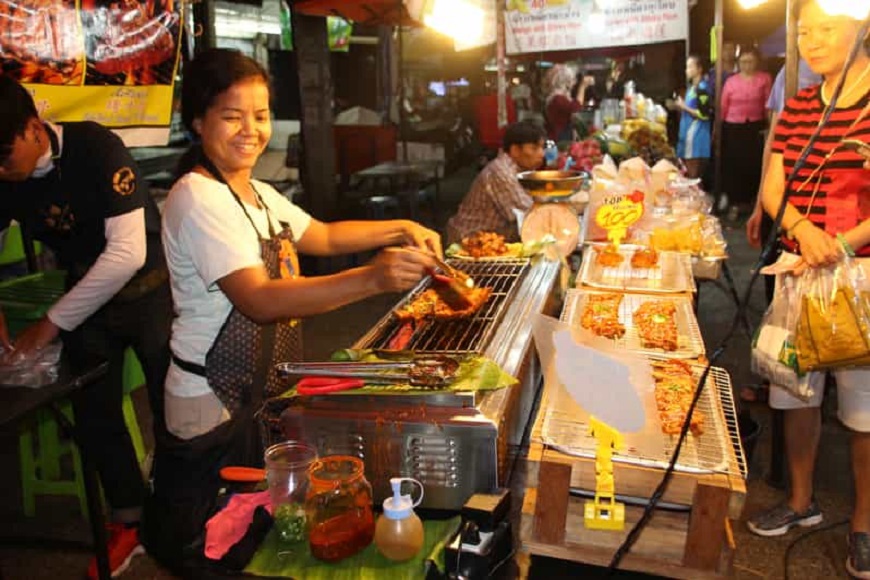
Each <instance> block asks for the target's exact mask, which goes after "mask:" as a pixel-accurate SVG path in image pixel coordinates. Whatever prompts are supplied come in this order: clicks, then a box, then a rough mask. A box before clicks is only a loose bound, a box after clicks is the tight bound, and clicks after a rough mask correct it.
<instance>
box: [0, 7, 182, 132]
mask: <svg viewBox="0 0 870 580" xmlns="http://www.w3.org/2000/svg"><path fill="white" fill-rule="evenodd" d="M181 20H182V6H181V3H179V2H177V1H176V0H143V1H142V2H141V3H140V1H139V0H123V1H121V2H117V1H109V0H80V1H78V2H77V1H75V0H0V65H2V73H3V74H5V75H9V76H11V77H13V78H15V79H16V80H17V81H19V82H20V83H22V84H23V85H24V86H25V87H26V88H27V89H28V90H29V91H30V92H31V93H32V94H33V97H34V100H35V102H36V106H37V109H38V110H39V112H40V115H41V116H42V117H43V118H44V119H47V120H49V121H96V122H98V123H100V124H103V125H106V126H108V127H111V128H112V129H113V130H115V132H117V133H118V134H119V135H120V136H121V138H122V139H124V142H125V143H126V144H127V145H128V146H141V145H165V144H166V142H167V141H168V138H169V125H170V122H171V118H172V94H173V83H174V82H175V73H176V69H177V67H178V58H179V47H180V44H181V42H180V39H181V28H182V27H181Z"/></svg>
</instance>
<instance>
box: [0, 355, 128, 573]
mask: <svg viewBox="0 0 870 580" xmlns="http://www.w3.org/2000/svg"><path fill="white" fill-rule="evenodd" d="M108 366H109V365H108V363H107V362H105V361H99V360H93V361H89V362H88V363H87V364H84V365H82V366H81V367H73V366H72V365H71V364H69V363H68V362H66V361H63V362H61V366H60V372H59V376H58V379H57V380H56V381H55V382H54V383H52V384H50V385H46V386H44V387H38V388H30V387H22V386H15V385H0V428H9V427H11V426H12V425H15V424H17V423H18V422H20V421H21V420H23V419H24V418H26V417H27V416H29V415H30V414H31V413H33V412H35V411H36V410H37V409H42V408H47V409H49V410H50V411H51V412H52V414H53V415H54V417H55V419H56V420H57V422H58V424H59V425H60V426H61V428H62V429H63V430H64V431H65V432H67V433H69V434H70V435H71V436H72V437H73V440H74V441H75V442H76V444H77V445H78V439H77V438H76V430H75V429H74V428H73V426H72V424H70V422H69V420H68V419H67V418H66V416H65V415H64V414H63V413H62V412H61V410H60V407H59V403H60V402H61V401H62V400H63V399H65V398H67V397H73V398H74V397H75V396H76V395H77V394H78V393H79V392H80V391H81V390H82V389H84V388H87V387H88V386H89V385H90V384H92V383H93V382H94V381H96V380H97V379H99V378H101V377H102V376H104V375H105V374H106V371H107V369H108ZM79 454H80V457H81V461H82V472H83V477H84V484H85V496H86V498H87V505H88V517H89V519H90V524H91V532H92V533H93V537H94V544H93V548H94V552H95V554H96V557H97V570H98V572H99V575H100V578H102V579H104V580H108V579H109V578H111V573H110V571H109V554H108V548H107V545H106V542H107V538H106V520H105V516H104V514H103V503H102V499H101V496H100V483H99V479H98V476H97V470H96V466H95V465H94V463H93V461H92V460H91V458H90V456H89V453H88V450H87V449H86V448H84V447H83V446H81V445H79ZM3 541H4V542H11V541H12V538H3ZM52 543H56V542H54V541H52ZM0 576H2V571H0Z"/></svg>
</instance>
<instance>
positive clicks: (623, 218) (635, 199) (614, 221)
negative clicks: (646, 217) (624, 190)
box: [595, 191, 643, 246]
mask: <svg viewBox="0 0 870 580" xmlns="http://www.w3.org/2000/svg"><path fill="white" fill-rule="evenodd" d="M642 216H643V193H642V192H640V191H635V192H634V193H632V194H631V195H628V196H625V197H621V198H616V199H614V200H613V201H612V202H610V203H604V204H603V205H602V206H601V207H600V208H598V212H596V214H595V223H596V224H598V225H599V226H601V227H602V228H604V229H605V230H607V239H608V240H610V241H611V242H613V244H614V245H617V246H618V245H619V243H620V242H621V241H622V240H623V239H624V238H625V236H626V235H627V233H628V228H630V227H631V226H632V225H634V224H635V223H636V222H637V221H638V220H639V219H640V218H641V217H642Z"/></svg>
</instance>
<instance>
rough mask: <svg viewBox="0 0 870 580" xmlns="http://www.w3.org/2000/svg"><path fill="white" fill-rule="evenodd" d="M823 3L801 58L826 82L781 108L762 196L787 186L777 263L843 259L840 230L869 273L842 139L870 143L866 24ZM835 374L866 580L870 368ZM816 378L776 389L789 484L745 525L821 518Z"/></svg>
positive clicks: (858, 169) (806, 11)
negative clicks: (804, 394) (858, 45)
mask: <svg viewBox="0 0 870 580" xmlns="http://www.w3.org/2000/svg"><path fill="white" fill-rule="evenodd" d="M820 4H821V2H820V0H799V1H798V2H797V6H796V9H797V10H798V48H799V49H800V53H801V57H803V58H804V60H806V61H807V63H808V64H809V66H810V68H812V69H813V71H814V72H816V73H818V74H820V75H822V77H823V78H824V81H823V82H822V84H821V85H818V86H813V87H809V88H807V89H804V90H802V91H801V92H799V93H798V94H797V95H796V96H795V97H794V98H792V99H791V100H789V101H788V103H787V104H786V106H785V109H784V110H783V112H782V114H781V115H780V118H779V122H778V124H777V126H776V130H775V134H774V143H773V153H772V155H771V157H770V163H769V165H768V168H767V172H766V173H765V176H764V185H763V190H762V202H763V205H764V209H765V210H766V211H767V213H768V214H770V215H771V216H776V214H777V212H778V210H779V206H780V204H781V203H782V201H783V197H784V194H785V192H786V188H788V198H787V203H786V208H785V213H784V215H783V219H782V228H783V230H784V231H785V232H786V236H785V237H784V239H783V242H784V243H785V246H786V250H787V251H786V252H784V253H783V256H782V257H781V258H780V260H781V261H783V262H784V261H791V262H792V263H794V264H795V271H796V273H800V272H801V271H803V270H804V269H805V268H807V267H809V268H815V267H821V266H827V265H830V264H834V263H836V262H837V261H838V260H839V259H840V256H841V245H840V244H839V243H838V241H837V239H836V236H837V235H842V236H843V238H845V240H846V242H848V244H849V245H851V246H852V248H854V249H855V252H856V253H857V254H858V256H867V257H868V258H866V259H860V258H859V260H858V263H859V264H860V266H861V267H862V268H863V269H864V272H865V274H870V171H868V169H867V168H865V159H864V158H863V157H862V156H861V155H859V154H858V153H857V152H856V151H855V150H854V148H850V147H847V146H844V141H845V140H847V139H848V140H857V141H861V142H864V143H870V57H868V54H867V52H866V49H862V50H860V51H859V53H858V56H857V58H856V59H855V61H854V62H853V63H852V65H851V66H849V67H848V69H847V68H846V60H847V58H848V54H849V52H850V50H851V48H852V46H853V45H854V43H855V42H856V41H858V40H857V38H858V33H859V30H860V28H861V22H860V21H858V20H856V19H855V18H853V17H849V16H844V15H832V14H828V13H826V12H825V11H824V10H823V8H822V6H820ZM864 6H865V9H864V10H865V11H866V4H864ZM865 17H866V15H865ZM841 77H845V81H844V83H843V89H842V92H841V93H840V96H839V99H838V100H837V103H836V107H835V108H834V110H833V112H832V113H831V116H830V119H829V121H828V122H827V123H826V124H825V125H824V127H822V129H821V133H820V135H819V138H818V140H817V141H816V142H815V143H814V144H813V146H812V148H811V150H810V152H809V155H808V157H807V161H806V164H805V165H804V166H803V167H802V168H800V170H799V171H798V173H797V176H796V178H795V179H793V180H791V181H789V182H787V181H786V180H787V177H788V176H789V175H790V174H791V172H792V170H793V168H794V167H795V164H796V162H797V160H798V159H799V157H800V156H801V154H802V152H803V150H804V149H805V148H806V147H807V144H808V141H809V138H810V136H811V135H812V134H813V133H814V132H815V131H816V129H817V128H818V126H819V124H820V122H821V119H822V117H823V114H824V112H825V110H826V109H827V108H828V107H829V106H830V105H829V103H830V97H831V93H832V92H833V90H834V87H836V86H837V84H838V82H839V81H840V78H841ZM835 374H836V378H837V389H838V393H837V394H838V400H839V417H840V420H841V421H842V422H843V424H844V425H845V426H846V427H847V428H848V429H850V430H851V432H852V469H853V472H854V477H855V507H854V511H853V513H852V520H851V530H850V534H849V555H848V558H847V561H846V567H847V569H848V570H849V572H850V573H851V574H852V575H853V576H854V577H856V578H863V579H870V369H867V368H857V369H842V370H837V371H836V373H835ZM810 381H811V382H813V383H814V384H815V386H816V387H817V388H816V389H815V392H816V396H815V397H813V399H812V400H810V401H809V402H805V401H803V400H801V399H797V398H795V397H794V396H792V395H791V394H789V393H788V392H787V391H786V390H784V389H782V388H779V387H777V386H772V387H771V392H770V404H771V406H772V407H773V408H775V409H782V410H785V411H787V412H786V413H785V414H784V415H785V442H786V455H787V459H788V465H789V475H790V476H791V477H790V480H791V489H790V492H789V497H788V500H787V502H785V503H784V504H782V505H780V506H778V507H776V508H774V509H772V510H770V511H768V512H765V513H762V514H760V515H758V516H756V517H754V518H752V519H751V520H749V522H748V525H749V528H750V529H751V530H752V531H753V532H755V533H757V534H759V535H762V536H777V535H781V534H784V533H786V532H787V531H788V530H789V529H790V528H792V527H794V526H804V527H806V526H811V525H815V524H818V523H820V522H821V521H822V512H821V510H820V509H819V507H818V505H817V504H816V502H815V500H814V497H813V469H814V467H815V460H816V454H817V450H818V443H819V435H820V432H821V413H820V412H819V405H820V404H821V400H822V395H823V393H824V374H823V373H813V374H812V375H811V376H810Z"/></svg>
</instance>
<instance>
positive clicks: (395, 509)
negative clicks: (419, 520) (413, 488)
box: [384, 477, 423, 520]
mask: <svg viewBox="0 0 870 580" xmlns="http://www.w3.org/2000/svg"><path fill="white" fill-rule="evenodd" d="M403 481H411V482H413V483H416V484H417V486H419V487H420V497H419V498H417V501H416V502H415V501H412V500H411V496H410V495H402V482H403ZM390 487H392V488H393V497H388V498H387V499H385V500H384V516H385V517H386V518H388V519H391V520H403V519H405V518H407V517H409V516H410V515H411V514H412V513H413V512H414V508H415V507H417V506H418V505H420V502H421V501H423V484H422V483H420V482H419V481H417V480H416V479H412V478H410V477H392V478H390Z"/></svg>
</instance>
